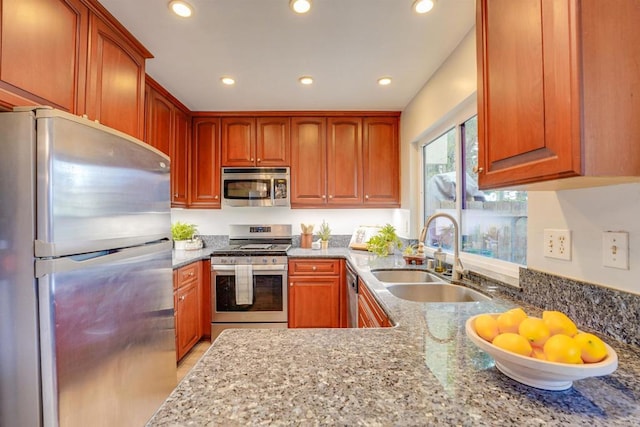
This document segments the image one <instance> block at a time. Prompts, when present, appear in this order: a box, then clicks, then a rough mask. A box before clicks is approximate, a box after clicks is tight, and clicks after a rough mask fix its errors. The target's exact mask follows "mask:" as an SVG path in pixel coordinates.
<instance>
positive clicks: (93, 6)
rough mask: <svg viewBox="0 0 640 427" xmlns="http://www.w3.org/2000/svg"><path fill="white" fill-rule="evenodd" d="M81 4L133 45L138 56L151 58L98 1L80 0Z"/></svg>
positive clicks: (149, 53) (151, 55)
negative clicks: (137, 51)
mask: <svg viewBox="0 0 640 427" xmlns="http://www.w3.org/2000/svg"><path fill="white" fill-rule="evenodd" d="M82 2H83V3H84V4H85V5H86V6H87V7H88V8H89V10H90V11H91V12H93V13H94V14H96V15H98V17H100V19H102V20H103V21H105V22H107V23H109V25H111V26H112V27H113V28H114V29H116V30H117V31H119V32H121V33H122V36H123V37H124V38H126V39H127V40H128V41H129V42H131V44H133V45H134V46H135V47H136V48H137V49H138V50H139V51H140V54H141V55H142V56H143V57H144V58H145V59H149V58H153V54H152V53H151V52H149V50H147V48H146V47H144V45H143V44H142V43H140V41H138V39H136V38H135V37H134V36H133V34H131V33H130V32H129V30H127V29H126V28H125V26H124V25H122V24H121V23H120V22H119V21H118V20H117V19H116V18H115V17H114V16H113V15H112V14H111V12H109V11H108V10H107V9H105V7H104V6H103V5H101V4H100V3H99V2H98V0H82Z"/></svg>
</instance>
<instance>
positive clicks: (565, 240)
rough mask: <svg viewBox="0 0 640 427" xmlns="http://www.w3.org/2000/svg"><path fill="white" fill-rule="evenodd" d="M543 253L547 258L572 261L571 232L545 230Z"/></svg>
mask: <svg viewBox="0 0 640 427" xmlns="http://www.w3.org/2000/svg"><path fill="white" fill-rule="evenodd" d="M543 253H544V256H545V257H547V258H556V259H562V260H565V261H571V230H558V229H550V228H545V229H544V244H543Z"/></svg>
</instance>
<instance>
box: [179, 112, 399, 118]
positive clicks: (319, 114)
mask: <svg viewBox="0 0 640 427" xmlns="http://www.w3.org/2000/svg"><path fill="white" fill-rule="evenodd" d="M401 114H402V112H401V111H344V110H340V111H338V110H336V111H192V112H191V115H192V116H193V117H354V116H358V117H363V118H364V117H400V115H401Z"/></svg>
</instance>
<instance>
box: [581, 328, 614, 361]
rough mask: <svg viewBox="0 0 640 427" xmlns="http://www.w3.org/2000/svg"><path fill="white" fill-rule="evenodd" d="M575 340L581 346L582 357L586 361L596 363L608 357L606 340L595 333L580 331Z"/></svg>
mask: <svg viewBox="0 0 640 427" xmlns="http://www.w3.org/2000/svg"><path fill="white" fill-rule="evenodd" d="M573 340H574V341H575V342H577V343H578V345H579V346H580V350H581V352H580V357H582V361H583V362H585V363H596V362H600V361H601V360H603V359H604V358H605V357H607V353H608V352H607V347H606V346H605V345H604V342H603V341H602V340H601V339H600V338H598V337H597V336H595V335H593V334H589V333H587V332H580V333H579V334H577V335H576V336H575V337H573Z"/></svg>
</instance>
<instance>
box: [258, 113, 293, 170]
mask: <svg viewBox="0 0 640 427" xmlns="http://www.w3.org/2000/svg"><path fill="white" fill-rule="evenodd" d="M289 136H290V135H289V118H288V117H258V118H257V119H256V150H255V153H256V166H289V157H290V152H291V143H290V142H289Z"/></svg>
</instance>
